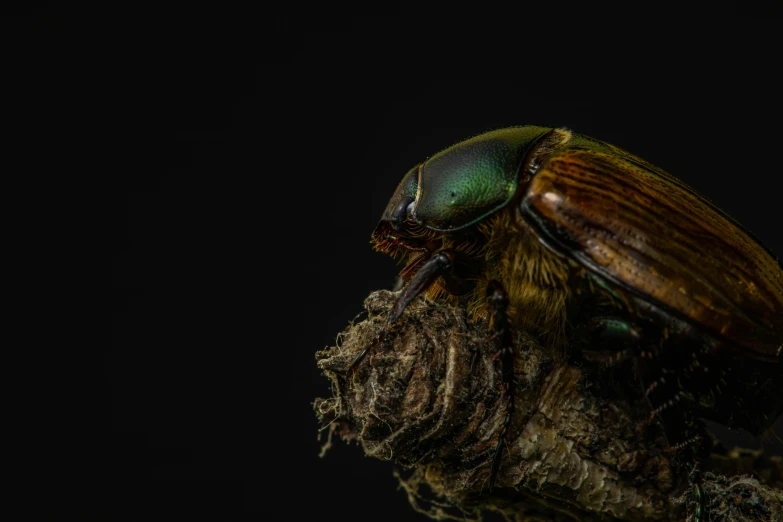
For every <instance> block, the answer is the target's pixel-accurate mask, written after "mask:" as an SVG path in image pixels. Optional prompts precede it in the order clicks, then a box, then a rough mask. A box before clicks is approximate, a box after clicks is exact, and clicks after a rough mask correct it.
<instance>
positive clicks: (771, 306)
mask: <svg viewBox="0 0 783 522" xmlns="http://www.w3.org/2000/svg"><path fill="white" fill-rule="evenodd" d="M575 141H576V142H575V143H574V144H573V145H571V144H569V145H567V146H566V147H564V148H562V149H560V150H558V151H557V152H555V153H554V154H553V155H552V156H550V157H549V158H548V159H547V160H546V161H545V163H544V164H543V165H542V167H541V169H540V171H539V172H538V173H537V174H536V176H535V177H534V178H533V180H532V181H531V183H530V186H529V189H528V192H527V194H526V196H525V199H524V201H523V202H522V207H523V209H524V210H523V214H524V215H525V217H526V220H528V221H529V222H531V224H532V225H533V226H534V228H535V229H536V231H537V232H538V233H539V234H540V235H541V236H542V239H543V240H544V241H545V243H548V244H550V245H551V246H553V247H554V249H556V250H558V251H560V252H564V251H565V252H567V254H568V255H569V256H570V257H572V258H573V259H575V260H576V261H578V262H579V263H581V264H582V265H583V266H585V267H586V268H588V269H589V270H590V271H591V272H593V273H595V274H598V275H600V276H602V277H604V278H606V279H607V280H609V281H611V282H614V283H615V284H619V285H621V286H622V287H624V288H625V289H626V290H630V291H631V292H633V293H634V294H636V295H639V296H641V297H643V298H645V299H651V300H652V301H653V302H655V303H658V304H660V305H662V306H663V307H665V308H667V309H669V310H672V311H673V312H674V313H675V314H676V315H678V316H680V317H682V318H683V319H686V320H688V321H690V322H692V323H695V324H697V325H699V326H703V327H706V328H707V329H708V330H710V331H712V332H713V333H715V334H718V335H719V336H720V337H722V338H725V339H728V340H730V341H732V342H733V343H734V344H736V345H738V346H740V347H743V348H744V349H746V352H745V355H748V356H751V357H753V358H756V359H758V360H762V361H768V362H779V361H780V357H779V355H778V354H779V350H780V346H781V343H783V272H781V269H780V266H779V265H778V263H777V261H776V259H775V258H774V257H773V256H772V255H771V254H770V253H769V251H768V250H766V249H765V248H764V247H763V246H762V245H761V244H760V243H759V242H757V241H756V240H754V238H753V237H752V236H751V235H750V234H749V233H748V232H747V231H745V230H744V229H742V228H741V227H740V226H739V225H738V224H737V223H736V222H735V221H734V220H732V219H731V218H730V217H728V216H727V215H725V214H724V213H723V212H722V211H720V210H718V209H717V208H716V207H714V206H713V205H712V204H710V203H709V202H708V201H706V200H705V199H704V198H702V197H701V196H699V195H698V194H697V193H695V192H694V191H693V190H692V189H690V188H689V187H688V186H687V185H685V184H684V183H682V182H681V181H679V180H677V179H676V178H674V177H672V176H670V175H668V174H666V173H665V172H663V171H661V170H660V169H657V168H656V167H654V166H652V165H650V164H649V163H646V162H644V161H643V160H641V159H639V158H636V157H635V156H632V155H631V154H628V153H626V152H624V151H622V150H620V149H617V148H615V147H611V146H609V145H606V144H600V142H599V144H596V143H595V142H594V141H592V140H587V139H582V140H581V142H582V143H580V140H579V139H577V140H575ZM743 351H745V350H743Z"/></svg>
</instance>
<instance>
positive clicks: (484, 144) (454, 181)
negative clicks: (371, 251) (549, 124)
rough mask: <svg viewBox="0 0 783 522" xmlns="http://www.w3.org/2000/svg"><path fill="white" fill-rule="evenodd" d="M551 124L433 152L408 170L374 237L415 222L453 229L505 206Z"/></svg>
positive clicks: (482, 137)
mask: <svg viewBox="0 0 783 522" xmlns="http://www.w3.org/2000/svg"><path fill="white" fill-rule="evenodd" d="M551 130H552V129H551V128H546V127H534V126H525V127H510V128H506V129H500V130H496V131H491V132H487V133H485V134H480V135H478V136H476V137H474V138H471V139H469V140H466V141H463V142H461V143H458V144H456V145H454V146H452V147H449V148H448V149H446V150H443V151H441V152H439V153H438V154H436V155H434V156H432V157H431V158H429V159H428V160H426V161H425V162H424V163H421V164H420V165H417V166H416V167H414V168H412V169H411V170H409V171H408V173H407V174H406V175H405V177H404V178H403V179H402V181H401V182H400V184H399V185H398V186H397V190H396V191H395V192H394V195H393V196H392V198H391V200H389V204H388V205H387V206H386V210H385V211H384V213H383V217H382V218H381V223H380V224H379V225H378V227H377V228H376V229H375V232H374V233H373V237H374V238H376V239H379V238H378V235H379V234H382V233H383V232H382V230H388V227H389V226H391V228H393V229H394V230H396V231H400V230H401V229H403V228H404V226H405V224H406V223H408V222H413V223H415V224H418V225H420V226H424V227H426V228H429V229H432V230H437V231H442V232H451V231H454V230H459V229H462V228H465V227H468V226H470V225H473V224H475V223H477V222H479V221H481V220H482V219H484V218H485V217H487V216H489V215H490V214H492V213H493V212H495V211H497V210H499V209H500V208H503V207H504V206H505V205H506V204H508V202H509V201H510V200H511V198H513V197H514V194H515V193H516V190H517V184H518V183H519V169H520V167H521V166H522V163H523V161H524V159H525V156H526V155H527V153H528V151H529V150H530V149H531V148H532V146H533V145H534V144H535V143H536V141H538V140H539V139H540V138H541V137H542V136H544V135H546V134H547V133H548V132H549V131H551Z"/></svg>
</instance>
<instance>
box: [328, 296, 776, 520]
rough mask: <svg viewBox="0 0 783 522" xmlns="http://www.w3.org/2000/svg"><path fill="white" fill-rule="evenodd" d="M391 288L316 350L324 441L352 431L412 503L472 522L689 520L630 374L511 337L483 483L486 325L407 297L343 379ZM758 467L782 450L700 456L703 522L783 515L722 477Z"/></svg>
mask: <svg viewBox="0 0 783 522" xmlns="http://www.w3.org/2000/svg"><path fill="white" fill-rule="evenodd" d="M394 297H395V294H393V293H391V292H386V291H379V292H375V293H373V294H372V295H370V296H369V297H368V298H367V300H366V302H365V307H366V308H367V311H368V317H367V319H366V320H364V321H362V322H359V323H357V324H351V325H350V326H349V327H348V328H347V329H346V330H345V331H344V332H342V333H341V334H340V335H339V336H338V342H337V346H335V347H332V348H329V349H327V350H323V351H320V352H318V353H317V354H316V358H317V361H318V366H319V368H321V369H322V370H323V371H324V373H325V375H326V376H327V377H329V378H330V379H331V381H332V383H333V397H331V398H328V399H317V400H316V402H315V409H316V413H317V415H318V417H319V420H320V422H321V423H322V424H323V425H327V424H329V441H331V437H332V435H333V434H337V435H339V436H341V437H342V438H343V439H346V440H356V441H358V442H359V443H361V445H362V447H363V448H364V451H365V452H366V453H367V455H370V456H374V457H377V458H380V459H385V460H392V461H394V462H396V463H398V464H399V465H400V466H401V467H402V468H403V470H405V477H403V476H402V475H401V474H398V476H399V478H400V482H401V484H402V486H403V487H404V489H405V490H406V491H407V493H408V498H409V500H410V501H411V503H412V504H413V506H414V507H415V508H416V509H418V510H420V511H422V512H424V513H426V514H428V515H430V516H431V517H433V518H436V519H449V518H454V519H459V520H466V519H467V520H481V517H482V512H486V511H497V512H500V513H502V514H503V515H504V516H505V517H506V518H507V519H509V520H516V521H523V520H524V521H533V520H569V521H571V520H582V521H594V520H629V521H635V520H686V519H690V518H692V517H693V513H694V510H695V503H694V499H693V494H692V488H691V487H690V485H689V481H688V477H687V474H686V473H685V472H683V471H682V470H683V469H685V468H684V467H683V466H681V465H679V464H678V462H677V453H676V452H671V451H670V450H669V449H668V444H667V442H666V438H665V435H664V433H663V430H662V429H661V427H660V426H657V425H655V424H653V425H650V426H645V424H644V419H646V418H647V416H648V414H649V405H648V404H647V403H646V401H645V400H644V396H643V394H641V393H635V392H634V384H633V379H632V376H630V375H624V374H622V373H621V374H619V375H618V374H616V373H603V372H598V373H596V372H595V371H593V370H591V369H590V368H588V367H583V366H580V365H579V364H578V363H571V362H569V361H568V360H567V359H566V358H565V357H563V354H555V353H549V352H548V351H547V350H545V349H544V348H542V347H541V346H539V345H538V344H536V342H534V340H533V339H532V338H530V337H529V336H527V335H525V333H524V332H518V333H517V334H516V336H517V337H516V345H517V356H516V358H515V368H514V369H515V375H516V382H517V386H516V390H517V392H516V393H517V395H516V399H515V411H514V416H513V423H512V426H511V428H510V429H509V432H508V434H507V436H506V449H505V453H504V455H503V460H502V463H501V466H500V470H499V474H498V479H497V483H496V486H495V489H494V490H493V491H491V492H490V491H488V479H489V471H490V464H491V457H492V453H493V451H494V449H495V445H496V443H497V436H498V433H499V430H500V427H501V426H502V422H503V416H504V409H503V404H504V402H503V397H502V383H501V382H500V381H499V376H500V363H499V361H497V360H495V358H494V345H493V343H492V342H491V341H490V340H489V339H488V336H487V331H488V330H487V325H486V324H482V323H470V322H468V321H467V320H466V318H465V315H464V313H463V311H462V310H461V309H460V308H457V307H453V306H449V305H446V304H442V303H433V302H431V301H429V300H426V299H417V300H416V301H415V302H414V303H413V304H411V306H410V307H409V308H408V310H406V312H405V313H404V314H403V316H402V318H401V320H400V321H399V324H398V325H397V326H396V327H395V328H394V329H393V331H392V332H391V334H390V335H389V336H387V339H388V343H387V347H386V348H385V349H383V348H377V349H376V350H374V351H373V352H372V353H371V354H370V355H369V356H368V357H367V358H366V359H365V360H364V361H363V362H362V363H361V364H360V365H359V366H358V368H357V370H356V371H355V372H354V373H353V374H352V375H344V371H345V369H346V368H347V367H348V365H349V364H350V362H351V361H352V360H353V359H354V358H355V357H356V355H357V354H358V353H359V352H360V351H361V350H362V349H363V348H364V347H365V346H367V345H368V344H369V343H370V342H371V341H372V340H373V339H374V338H375V336H376V335H377V333H378V331H379V330H380V328H381V326H382V324H383V321H384V320H385V317H386V314H387V312H388V310H389V308H390V307H391V305H392V303H393V301H394ZM626 369H627V367H621V369H620V370H619V371H621V372H622V371H626ZM329 443H330V442H327V444H326V446H325V447H328V445H329ZM762 461H763V462H762ZM759 463H761V464H760V465H759V469H761V473H759V476H760V477H761V478H762V479H765V480H766V481H767V482H768V483H770V484H777V485H779V483H780V480H781V478H780V477H781V475H780V469H781V467H780V461H779V459H778V460H775V459H768V458H764V457H763V456H761V455H759V454H753V453H752V452H750V453H749V452H739V451H735V452H734V453H733V454H732V453H731V452H729V453H724V454H722V455H715V456H714V459H711V461H710V462H707V463H704V471H705V473H704V478H703V487H704V490H705V491H706V493H707V494H708V497H707V498H708V502H707V503H708V510H709V514H710V520H712V521H716V520H718V521H723V520H732V521H735V520H737V521H742V520H754V521H761V520H770V521H771V520H779V519H783V515H782V514H783V497H782V496H781V492H780V490H777V489H774V488H772V487H769V486H765V485H762V484H760V483H759V481H758V480H756V479H755V478H749V477H748V476H741V475H740V476H734V477H731V478H730V477H729V475H735V474H736V473H749V472H755V471H756V465H757V464H759ZM708 470H712V471H713V472H714V473H712V472H709V471H708Z"/></svg>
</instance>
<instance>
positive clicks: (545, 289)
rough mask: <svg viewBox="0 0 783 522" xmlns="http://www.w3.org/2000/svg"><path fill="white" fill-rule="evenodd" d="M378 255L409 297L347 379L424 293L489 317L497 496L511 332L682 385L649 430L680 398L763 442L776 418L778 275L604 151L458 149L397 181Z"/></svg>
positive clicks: (495, 145)
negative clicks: (495, 367) (625, 357)
mask: <svg viewBox="0 0 783 522" xmlns="http://www.w3.org/2000/svg"><path fill="white" fill-rule="evenodd" d="M372 242H373V244H374V246H375V248H376V249H377V250H380V251H383V252H387V253H389V254H391V255H393V256H395V257H398V258H404V259H405V261H407V264H406V266H405V268H404V269H403V270H402V272H401V276H402V278H403V280H404V281H405V283H406V284H405V286H404V288H403V289H402V290H401V292H400V294H399V297H398V299H397V301H396V303H395V306H394V307H393V309H392V311H391V313H390V314H389V316H388V318H387V321H386V323H385V326H384V327H383V329H382V331H381V334H380V335H379V336H378V338H377V339H376V342H375V343H373V344H372V345H371V346H368V347H367V348H366V349H365V350H364V351H363V352H362V354H361V355H359V357H357V358H356V359H355V360H354V361H353V363H352V364H351V366H350V369H354V368H355V367H356V365H357V364H359V362H360V361H361V360H362V358H363V357H364V356H365V355H366V354H367V353H368V351H369V350H370V349H372V347H373V346H376V345H377V344H378V343H381V342H383V340H384V337H385V335H386V332H387V331H388V330H389V328H390V327H391V326H392V325H393V324H394V323H395V322H396V321H397V319H398V318H399V317H400V315H401V314H402V312H403V310H404V309H405V307H406V306H407V305H408V303H410V302H411V301H412V300H413V299H414V298H416V297H417V296H418V295H420V294H421V293H423V292H426V293H428V294H429V295H430V296H431V297H433V298H446V299H451V300H456V301H458V302H460V303H462V304H464V305H465V306H466V307H467V309H468V311H469V313H470V314H471V316H472V317H473V318H475V319H479V318H482V317H489V318H490V325H491V329H492V330H493V334H492V335H493V337H494V339H495V342H496V344H497V347H498V350H499V358H500V363H501V367H502V376H503V384H504V396H505V413H506V415H505V422H504V425H503V427H502V429H501V430H500V434H499V440H498V441H497V445H496V449H495V453H494V456H493V459H492V466H491V470H490V474H489V480H490V487H492V486H493V485H494V482H495V479H496V476H497V472H498V466H499V463H500V460H501V459H500V456H501V454H502V446H503V441H504V436H505V434H506V432H507V431H508V429H509V427H510V425H511V420H512V415H513V409H514V404H513V398H514V386H515V382H514V374H513V366H512V365H513V354H514V347H513V342H512V337H511V335H510V331H511V329H513V328H524V329H526V330H528V331H531V332H533V333H536V334H538V335H539V336H540V338H541V339H542V340H543V341H544V342H547V343H549V344H550V345H552V346H561V345H566V344H567V343H568V342H569V340H574V339H576V338H581V339H584V338H587V339H590V341H591V342H590V343H589V344H588V347H589V348H590V349H591V350H592V352H593V353H592V355H591V356H592V357H599V358H600V356H601V354H603V355H604V356H613V352H610V349H611V348H612V347H617V346H619V345H620V344H623V345H628V343H630V346H632V351H633V352H634V354H635V355H637V356H641V357H647V358H648V359H651V360H652V359H654V360H655V363H656V364H655V368H656V371H658V372H659V374H660V375H658V376H656V375H655V374H648V375H647V376H646V378H647V380H648V381H649V382H647V383H646V385H647V386H648V388H647V393H650V392H651V391H652V390H654V389H655V388H656V386H657V385H658V384H660V383H663V382H666V381H665V376H666V375H667V374H668V373H675V375H674V377H675V378H673V379H669V381H670V383H669V384H670V387H671V384H672V381H674V382H676V385H675V389H674V391H673V392H671V393H672V395H671V396H670V397H666V396H664V399H666V398H668V399H669V400H668V401H663V404H662V405H661V406H659V407H658V408H655V409H654V410H653V411H652V413H651V419H652V418H653V417H655V415H657V414H659V413H660V412H661V411H663V410H664V409H666V407H667V405H670V404H672V402H673V401H672V397H674V398H675V399H676V400H680V398H681V397H685V398H686V400H687V401H688V402H689V404H691V406H692V409H693V411H695V413H696V414H698V415H699V416H702V417H706V418H710V419H713V420H715V421H718V422H721V423H724V424H727V425H729V426H732V427H740V428H744V429H746V430H748V431H750V432H751V433H753V434H755V435H758V434H760V433H761V432H763V431H764V430H766V429H768V428H769V427H770V426H771V425H772V423H773V422H774V421H775V419H776V418H777V416H778V415H779V414H780V413H781V410H783V383H782V382H781V380H780V379H781V376H782V372H781V367H782V366H783V364H781V359H783V357H782V356H781V346H783V270H781V266H780V263H779V261H778V260H777V259H776V258H775V257H774V255H773V254H772V253H771V252H770V251H769V250H768V249H766V248H765V247H764V246H762V245H761V243H760V242H759V241H758V240H757V239H755V238H754V237H753V236H752V235H751V234H750V233H749V232H748V231H747V230H745V229H744V228H742V226H740V225H739V224H738V223H737V222H736V221H734V220H733V219H732V218H730V217H729V216H727V215H726V214H725V213H723V212H722V211H721V210H719V209H718V208H716V207H715V206H713V205H712V204H711V203H709V202H708V201H707V200H705V199H704V198H702V197H701V196H699V195H698V194H697V193H695V192H694V191H693V190H692V189H691V188H689V187H688V186H687V185H685V184H684V183H682V182H681V181H679V180H678V179H676V178H674V177H673V176H671V175H669V174H667V173H665V172H664V171H662V170H661V169H659V168H657V167H655V166H653V165H651V164H649V163H647V162H646V161H644V160H642V159H640V158H638V157H636V156H634V155H632V154H629V153H627V152H625V151H623V150H621V149H619V148H617V147H615V146H613V145H610V144H607V143H604V142H601V141H598V140H595V139H592V138H589V137H586V136H581V135H578V134H575V133H572V132H571V131H569V130H567V129H552V128H545V127H537V126H522V127H512V128H506V129H500V130H495V131H492V132H488V133H485V134H481V135H479V136H476V137H474V138H471V139H469V140H466V141H463V142H461V143H458V144H457V145H454V146H452V147H450V148H448V149H445V150H444V151H442V152H440V153H438V154H436V155H434V156H432V157H431V158H429V159H427V160H426V161H424V162H423V163H421V164H419V165H417V166H416V167H414V168H412V169H411V170H410V171H409V172H408V173H407V174H406V175H405V177H404V178H403V179H402V181H401V182H400V184H399V186H398V187H397V190H396V191H395V193H394V195H393V196H392V198H391V200H390V201H389V204H388V206H387V208H386V210H385V211H384V213H383V216H382V219H381V222H380V224H379V225H378V226H377V228H376V229H375V231H374V233H373V235H372ZM618 343H619V344H618ZM596 347H598V348H599V349H598V350H596V349H595V348H596ZM589 352H590V350H587V351H585V352H584V353H585V354H588V355H589ZM596 352H597V353H598V355H596ZM667 372H668V373H667Z"/></svg>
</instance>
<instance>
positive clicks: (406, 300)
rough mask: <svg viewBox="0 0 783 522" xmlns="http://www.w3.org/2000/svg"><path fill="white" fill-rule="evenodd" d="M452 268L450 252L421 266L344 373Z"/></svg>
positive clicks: (444, 251) (384, 337)
mask: <svg viewBox="0 0 783 522" xmlns="http://www.w3.org/2000/svg"><path fill="white" fill-rule="evenodd" d="M453 267H454V254H453V253H452V252H451V251H450V250H441V251H439V252H436V253H435V255H433V256H432V257H431V258H429V259H428V260H427V261H426V262H425V263H424V264H422V265H421V268H419V270H418V271H417V272H416V275H414V276H413V277H412V278H411V280H410V282H409V283H408V285H407V286H406V287H405V288H403V290H402V292H401V293H400V295H399V297H397V301H395V303H394V306H393V307H392V310H391V312H390V313H389V315H388V316H387V317H386V322H385V323H384V325H383V327H382V328H381V331H380V333H379V334H378V336H377V337H376V338H375V339H374V340H373V342H372V343H370V344H369V345H368V346H367V347H366V348H365V349H364V350H362V352H361V353H360V354H359V355H358V356H356V358H355V359H354V360H353V362H351V364H350V366H348V369H347V370H346V372H347V373H351V372H353V371H354V370H355V369H356V367H357V366H358V365H359V363H360V362H361V361H362V359H364V357H365V356H366V355H367V354H368V353H369V352H370V350H371V349H373V348H374V347H376V346H378V345H379V344H382V343H383V341H384V340H385V339H386V332H388V331H389V329H391V327H392V325H394V323H396V322H397V320H398V319H399V318H400V316H401V315H402V312H403V311H404V310H405V308H406V307H407V306H408V305H409V304H410V303H411V301H413V300H414V299H416V297H418V296H419V294H421V293H422V292H424V291H425V290H427V289H428V288H429V287H430V286H432V284H433V283H434V282H435V280H436V279H438V277H440V276H444V275H446V276H447V275H448V274H449V272H451V270H452V268H453Z"/></svg>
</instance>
